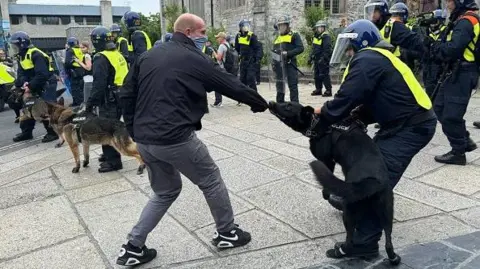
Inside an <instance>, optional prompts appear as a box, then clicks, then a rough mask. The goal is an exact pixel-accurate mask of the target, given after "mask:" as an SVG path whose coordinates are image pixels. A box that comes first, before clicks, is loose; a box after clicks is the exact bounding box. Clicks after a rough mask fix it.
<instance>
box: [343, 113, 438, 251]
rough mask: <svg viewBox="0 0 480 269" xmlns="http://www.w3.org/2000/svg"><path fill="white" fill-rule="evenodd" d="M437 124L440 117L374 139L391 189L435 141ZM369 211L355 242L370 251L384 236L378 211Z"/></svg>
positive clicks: (376, 246)
mask: <svg viewBox="0 0 480 269" xmlns="http://www.w3.org/2000/svg"><path fill="white" fill-rule="evenodd" d="M436 126H437V119H435V118H433V119H430V120H427V121H425V122H423V123H419V124H416V125H414V126H412V125H410V126H404V127H403V129H402V130H400V131H399V132H398V133H396V134H395V135H393V136H391V137H388V138H379V137H375V138H374V141H375V144H377V146H378V148H379V149H380V152H381V153H382V155H383V159H384V161H385V164H386V166H387V170H388V176H389V181H390V187H391V188H392V189H393V188H394V187H395V185H397V183H398V182H399V181H400V178H401V177H402V175H403V173H404V172H405V170H406V169H407V167H408V165H409V164H410V162H411V161H412V159H413V157H414V156H415V155H417V153H418V152H420V150H422V149H423V148H424V147H425V146H426V145H427V144H428V143H429V142H430V140H432V138H433V136H434V135H435V129H436ZM366 212H367V214H366V215H365V216H364V217H363V218H362V219H361V220H360V222H359V223H358V226H357V227H356V230H355V233H354V236H353V242H354V245H355V246H356V247H359V248H361V249H362V250H365V251H369V250H372V249H378V241H379V240H380V238H381V237H382V230H383V227H382V223H381V222H380V219H378V216H377V214H376V212H375V210H370V211H366Z"/></svg>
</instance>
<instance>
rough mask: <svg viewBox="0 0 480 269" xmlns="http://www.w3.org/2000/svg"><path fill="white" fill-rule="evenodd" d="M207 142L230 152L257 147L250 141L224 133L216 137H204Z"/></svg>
mask: <svg viewBox="0 0 480 269" xmlns="http://www.w3.org/2000/svg"><path fill="white" fill-rule="evenodd" d="M204 140H205V141H206V142H209V143H210V144H211V145H214V146H216V147H219V148H221V149H223V150H226V151H230V152H233V153H235V152H237V151H240V150H248V149H253V148H255V147H254V146H252V145H251V144H249V143H246V142H243V141H240V140H236V139H233V138H231V137H228V136H224V135H217V136H214V137H209V138H205V139H204Z"/></svg>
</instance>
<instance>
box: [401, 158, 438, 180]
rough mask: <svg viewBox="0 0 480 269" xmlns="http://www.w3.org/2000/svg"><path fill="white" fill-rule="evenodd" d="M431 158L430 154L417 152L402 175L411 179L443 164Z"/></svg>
mask: <svg viewBox="0 0 480 269" xmlns="http://www.w3.org/2000/svg"><path fill="white" fill-rule="evenodd" d="M433 158H434V157H433V156H432V155H430V154H426V153H423V152H420V153H418V154H417V155H415V157H413V159H412V161H411V162H410V165H409V166H408V168H407V170H405V173H404V174H403V176H404V177H406V178H410V179H412V178H416V177H418V176H421V175H424V174H426V173H428V172H431V171H433V170H435V169H438V168H440V167H442V166H444V165H443V164H441V163H437V162H436V161H435V160H434V159H433Z"/></svg>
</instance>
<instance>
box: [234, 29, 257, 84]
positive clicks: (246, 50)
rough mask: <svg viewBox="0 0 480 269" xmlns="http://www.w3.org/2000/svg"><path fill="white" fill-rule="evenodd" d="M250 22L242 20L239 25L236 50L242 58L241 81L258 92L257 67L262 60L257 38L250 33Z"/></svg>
mask: <svg viewBox="0 0 480 269" xmlns="http://www.w3.org/2000/svg"><path fill="white" fill-rule="evenodd" d="M250 27H251V26H250V22H249V21H247V20H242V21H240V23H239V24H238V28H239V32H238V34H237V36H236V37H235V49H236V50H237V51H238V54H239V56H240V81H242V83H243V84H245V85H247V86H248V87H250V88H252V89H254V90H257V85H256V83H255V73H256V66H257V63H258V62H259V61H261V59H258V55H259V54H260V52H259V51H260V45H259V43H258V38H257V36H256V35H255V34H254V33H253V32H252V31H250Z"/></svg>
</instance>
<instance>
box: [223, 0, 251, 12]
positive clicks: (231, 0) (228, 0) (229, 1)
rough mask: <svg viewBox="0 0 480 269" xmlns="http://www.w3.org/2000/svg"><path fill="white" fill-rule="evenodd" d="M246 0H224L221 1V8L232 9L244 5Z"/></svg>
mask: <svg viewBox="0 0 480 269" xmlns="http://www.w3.org/2000/svg"><path fill="white" fill-rule="evenodd" d="M245 1H246V0H225V1H222V4H223V5H222V9H223V10H225V9H232V8H237V7H241V6H244V5H245Z"/></svg>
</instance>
